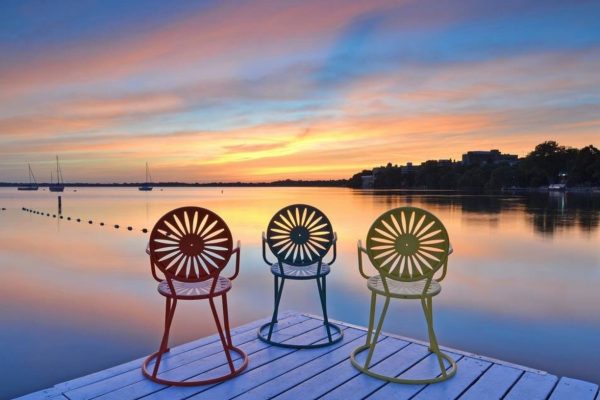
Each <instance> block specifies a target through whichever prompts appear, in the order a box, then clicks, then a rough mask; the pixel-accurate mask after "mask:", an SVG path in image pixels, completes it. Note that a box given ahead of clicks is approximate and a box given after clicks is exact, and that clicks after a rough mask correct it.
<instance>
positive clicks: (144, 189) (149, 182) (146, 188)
mask: <svg viewBox="0 0 600 400" xmlns="http://www.w3.org/2000/svg"><path fill="white" fill-rule="evenodd" d="M153 188H154V187H153V186H152V177H150V168H148V163H146V182H144V183H143V184H142V186H140V187H138V189H139V190H141V191H142V192H149V191H151V190H152V189H153Z"/></svg>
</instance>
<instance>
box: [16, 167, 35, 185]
mask: <svg viewBox="0 0 600 400" xmlns="http://www.w3.org/2000/svg"><path fill="white" fill-rule="evenodd" d="M27 165H28V166H29V183H28V184H27V185H23V186H19V187H18V188H17V190H38V188H39V186H38V184H37V182H36V181H35V176H33V171H32V170H31V164H27Z"/></svg>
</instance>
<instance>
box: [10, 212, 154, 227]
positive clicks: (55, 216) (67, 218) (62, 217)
mask: <svg viewBox="0 0 600 400" xmlns="http://www.w3.org/2000/svg"><path fill="white" fill-rule="evenodd" d="M2 210H6V209H5V208H2ZM21 210H23V211H26V212H29V213H32V214H37V215H46V216H47V217H50V215H52V218H57V217H58V218H60V219H65V218H66V220H67V221H71V217H64V216H63V215H60V214H59V215H58V216H57V215H56V214H50V213H44V212H43V211H37V210H32V209H30V208H26V207H22V208H21ZM75 221H77V222H81V221H82V220H81V218H77V219H75ZM93 223H94V221H93V220H91V219H90V220H88V224H90V225H92V224H93ZM99 225H100V226H104V225H105V224H104V222H100V223H99ZM120 227H121V225H119V224H115V225H114V228H115V229H119V228H120ZM127 230H128V231H133V227H132V226H127ZM141 231H142V232H143V233H148V229H146V228H143V229H141Z"/></svg>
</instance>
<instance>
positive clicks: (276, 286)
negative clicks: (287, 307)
mask: <svg viewBox="0 0 600 400" xmlns="http://www.w3.org/2000/svg"><path fill="white" fill-rule="evenodd" d="M278 290H279V278H278V277H277V275H275V276H274V277H273V310H274V309H275V307H277V292H278ZM277 322H279V320H278V318H277V315H275V323H277Z"/></svg>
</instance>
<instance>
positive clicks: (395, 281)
mask: <svg viewBox="0 0 600 400" xmlns="http://www.w3.org/2000/svg"><path fill="white" fill-rule="evenodd" d="M362 253H365V254H366V255H367V256H368V257H369V260H370V261H371V263H372V264H373V266H374V267H375V269H377V271H378V272H379V275H376V276H368V275H367V274H365V272H364V269H363V261H362ZM451 253H452V247H451V246H450V241H449V239H448V232H446V228H444V225H443V224H442V223H441V222H440V220H439V219H437V218H436V217H435V216H434V215H433V214H431V213H429V212H427V211H425V210H422V209H420V208H415V207H400V208H396V209H394V210H390V211H388V212H386V213H384V214H383V215H381V216H380V217H379V218H377V219H376V220H375V222H373V225H371V229H369V233H368V234H367V246H366V248H364V247H363V246H362V243H361V242H360V241H359V242H358V268H359V271H360V274H361V275H362V276H363V277H364V278H365V279H367V287H368V288H369V290H370V291H371V312H370V316H369V331H368V333H367V340H366V344H364V345H363V346H360V347H358V348H356V349H354V351H353V352H352V354H351V356H350V360H351V362H352V365H353V366H354V367H355V368H356V369H358V370H359V371H361V372H363V373H365V374H367V375H370V376H372V377H374V378H378V379H382V380H385V381H388V382H395V383H409V384H426V383H434V382H441V381H444V380H446V379H448V378H451V377H452V376H454V375H455V374H456V369H457V366H456V362H455V361H454V360H453V359H452V358H450V356H448V355H447V354H445V353H443V352H442V351H441V350H440V348H439V346H438V342H437V338H436V336H435V332H434V330H433V308H432V298H433V297H434V296H436V295H438V294H439V293H440V292H441V290H442V287H441V286H440V281H441V280H442V279H444V277H445V276H446V270H447V266H448V256H449V255H450V254H451ZM440 269H441V270H442V271H441V275H440V276H439V277H438V278H436V279H434V275H436V273H437V272H438V271H439V270H440ZM378 295H380V296H383V297H384V299H385V302H384V305H383V309H382V311H381V315H380V316H379V322H378V323H377V329H375V333H374V334H373V328H374V325H375V313H376V305H377V296H378ZM392 298H394V299H419V300H421V305H422V306H423V312H424V313H425V319H426V321H427V328H428V331H429V350H430V351H431V352H433V353H434V354H435V355H436V357H437V361H438V363H439V367H440V374H439V375H438V376H435V377H431V378H426V379H403V378H398V377H396V376H387V375H382V374H378V373H376V372H374V371H372V370H371V369H370V363H371V359H372V357H373V353H374V352H375V346H376V344H377V341H378V339H379V335H380V334H381V328H382V326H383V321H384V320H385V315H386V313H387V310H388V306H389V304H390V300H391V299H392ZM365 350H368V353H367V356H366V360H365V361H364V362H362V363H361V362H359V361H358V360H357V359H356V357H357V355H358V354H359V353H361V352H363V351H365ZM444 360H446V361H448V363H449V367H450V368H449V369H446V365H445V363H444ZM398 372H399V373H400V371H398Z"/></svg>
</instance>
